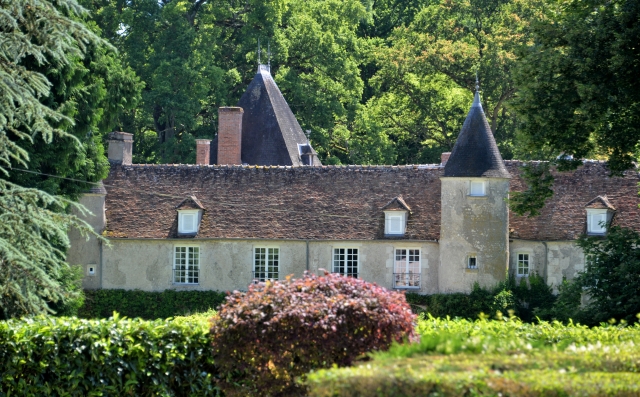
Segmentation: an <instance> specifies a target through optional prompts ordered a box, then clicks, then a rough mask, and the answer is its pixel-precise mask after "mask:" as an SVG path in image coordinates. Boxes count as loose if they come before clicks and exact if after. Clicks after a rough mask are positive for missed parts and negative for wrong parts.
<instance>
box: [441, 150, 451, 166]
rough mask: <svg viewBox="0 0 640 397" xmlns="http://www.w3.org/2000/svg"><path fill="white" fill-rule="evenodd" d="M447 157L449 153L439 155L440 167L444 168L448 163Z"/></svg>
mask: <svg viewBox="0 0 640 397" xmlns="http://www.w3.org/2000/svg"><path fill="white" fill-rule="evenodd" d="M449 156H451V152H444V153H442V154H441V155H440V165H441V166H443V167H444V166H445V165H446V164H447V161H449Z"/></svg>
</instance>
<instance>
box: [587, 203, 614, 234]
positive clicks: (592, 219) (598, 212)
mask: <svg viewBox="0 0 640 397" xmlns="http://www.w3.org/2000/svg"><path fill="white" fill-rule="evenodd" d="M586 209H587V234H605V233H606V232H607V226H608V225H609V223H610V222H611V219H613V214H614V213H615V211H616V209H615V208H614V206H613V205H611V203H610V202H609V199H608V198H607V196H597V197H596V198H594V199H593V200H591V201H589V202H588V203H587V205H586Z"/></svg>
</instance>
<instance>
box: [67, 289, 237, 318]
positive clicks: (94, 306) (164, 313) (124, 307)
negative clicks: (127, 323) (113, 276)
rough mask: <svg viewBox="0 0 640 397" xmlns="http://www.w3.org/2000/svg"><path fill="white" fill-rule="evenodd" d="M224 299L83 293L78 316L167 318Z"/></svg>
mask: <svg viewBox="0 0 640 397" xmlns="http://www.w3.org/2000/svg"><path fill="white" fill-rule="evenodd" d="M226 296H227V294H226V292H220V291H174V290H165V291H162V292H149V291H140V290H124V289H101V290H85V302H84V305H83V306H82V307H81V308H80V309H79V310H78V317H82V318H108V317H109V316H111V313H113V312H114V311H117V312H118V313H120V314H122V315H123V316H126V317H130V318H134V317H139V318H143V319H147V320H153V319H157V318H169V317H174V316H181V315H188V314H191V313H197V312H206V311H207V310H211V309H217V308H218V307H219V306H220V305H221V304H222V303H223V302H224V299H225V297H226Z"/></svg>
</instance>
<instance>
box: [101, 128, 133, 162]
mask: <svg viewBox="0 0 640 397" xmlns="http://www.w3.org/2000/svg"><path fill="white" fill-rule="evenodd" d="M108 140H109V149H108V153H107V157H108V158H109V162H110V163H112V164H122V165H131V159H132V154H133V134H129V133H128V132H118V131H114V132H110V133H109V138H108Z"/></svg>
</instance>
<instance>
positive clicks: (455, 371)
mask: <svg viewBox="0 0 640 397" xmlns="http://www.w3.org/2000/svg"><path fill="white" fill-rule="evenodd" d="M417 331H418V334H419V335H420V343H415V344H404V345H394V346H392V347H391V349H389V350H388V351H387V352H378V353H374V354H373V355H372V356H373V360H372V361H369V362H367V363H366V365H358V366H356V367H351V368H341V369H330V370H320V371H317V372H315V373H312V374H310V375H309V376H308V379H307V381H306V384H307V385H308V386H309V388H310V392H309V395H310V396H315V397H320V396H332V397H333V396H341V397H345V396H368V395H377V396H387V395H393V396H427V395H438V396H445V397H446V396H460V395H477V396H484V395H486V396H496V395H505V396H549V395H554V396H567V395H581V396H607V395H610V396H613V395H615V396H637V395H638V394H639V393H640V383H639V382H638V377H639V373H640V346H638V344H637V342H636V341H637V340H638V339H640V326H638V325H635V326H631V327H627V326H612V325H607V326H601V327H594V328H589V327H586V326H582V325H576V324H573V323H570V324H568V325H566V326H565V325H563V324H562V323H559V322H553V323H548V322H544V321H542V322H540V323H538V324H528V323H524V322H522V321H520V320H519V319H517V318H515V317H509V318H507V317H504V318H503V320H501V321H493V320H486V319H480V320H476V321H468V320H464V319H458V320H450V319H436V318H434V317H429V316H425V317H424V318H423V319H421V320H419V322H418V327H417Z"/></svg>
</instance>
